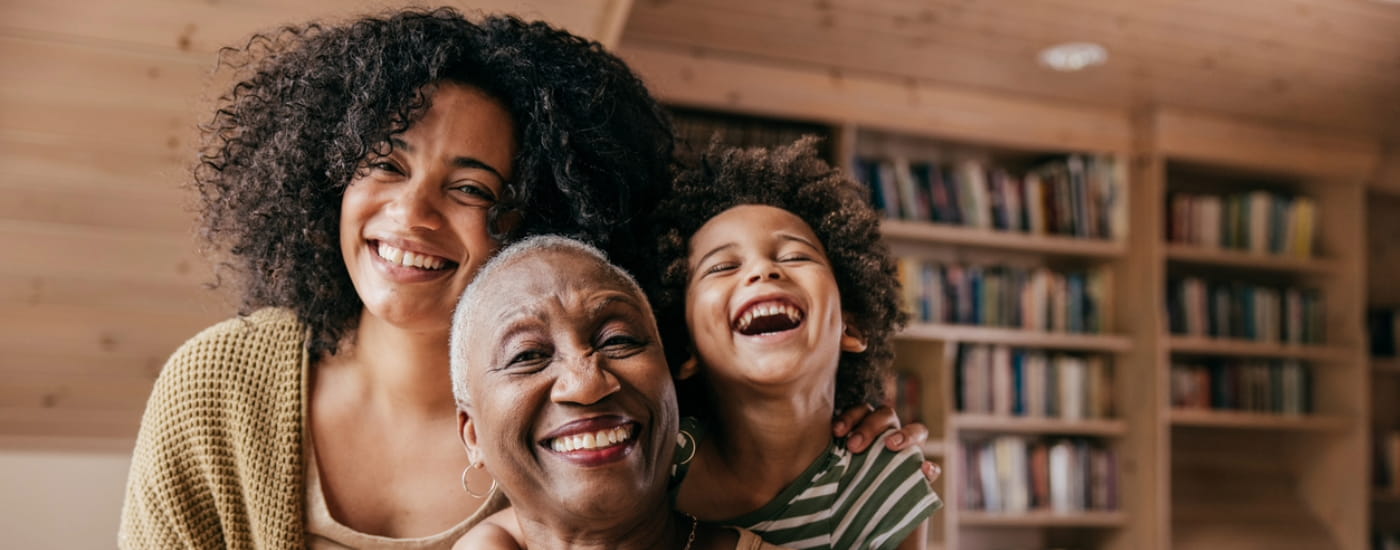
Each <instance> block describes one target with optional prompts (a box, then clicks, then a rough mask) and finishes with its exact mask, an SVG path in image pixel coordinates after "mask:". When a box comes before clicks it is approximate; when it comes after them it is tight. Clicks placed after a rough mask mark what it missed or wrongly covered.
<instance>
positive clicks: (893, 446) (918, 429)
mask: <svg viewBox="0 0 1400 550" xmlns="http://www.w3.org/2000/svg"><path fill="white" fill-rule="evenodd" d="M888 430H898V431H899V433H896V434H893V435H890V436H889V437H887V438H885V448H887V449H889V450H891V451H902V450H904V449H908V448H910V447H915V446H919V445H923V443H924V442H925V441H928V428H927V427H925V426H924V425H923V424H920V423H918V422H915V423H913V424H909V425H908V426H904V427H900V425H899V417H898V416H896V415H895V413H894V409H892V408H890V407H880V408H878V409H877V408H874V407H871V406H870V405H856V406H854V407H851V408H849V409H846V410H845V411H843V412H842V413H841V414H840V415H839V416H837V417H836V422H835V423H833V424H832V427H831V432H832V435H834V436H836V437H846V449H847V450H849V451H851V452H853V453H857V454H859V453H863V452H865V451H867V450H869V449H870V443H871V442H873V441H875V440H876V439H877V438H879V437H880V434H882V433H885V432H886V431H888ZM847 435H849V437H847ZM922 470H923V472H924V477H925V478H928V481H929V483H933V481H934V480H936V479H938V476H939V475H942V473H943V470H942V468H939V467H938V465H937V464H934V463H932V462H929V461H927V460H926V461H924V465H923V468H922Z"/></svg>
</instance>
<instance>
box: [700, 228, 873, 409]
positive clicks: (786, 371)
mask: <svg viewBox="0 0 1400 550" xmlns="http://www.w3.org/2000/svg"><path fill="white" fill-rule="evenodd" d="M690 250H691V252H690V258H689V266H690V273H691V276H690V282H689V283H688V285H687V288H686V299H685V309H686V324H687V326H688V327H689V330H690V336H691V339H692V341H693V342H694V345H695V348H696V353H697V355H698V359H699V360H700V363H701V364H702V365H704V367H705V368H706V372H707V375H708V376H709V377H710V380H711V383H712V384H714V385H716V386H718V387H721V388H725V387H727V388H733V389H740V388H752V389H760V388H764V389H768V390H777V391H784V390H793V389H797V390H800V391H804V392H806V391H831V392H834V391H835V390H834V388H835V379H836V365H837V362H838V361H839V359H840V356H841V351H842V350H849V351H860V350H861V349H863V346H864V344H863V342H861V341H860V340H859V339H857V338H855V337H853V336H848V335H843V328H844V323H843V319H842V314H841V294H840V291H839V289H838V288H837V286H836V278H835V276H834V275H833V273H832V270H831V262H830V261H829V260H828V259H827V256H826V250H825V248H824V247H823V246H822V243H821V241H819V240H818V239H817V236H816V234H815V233H814V232H813V231H812V228H811V227H810V226H808V225H807V223H806V222H804V221H802V219H801V218H799V217H797V216H796V215H794V214H792V213H791V212H788V211H786V210H782V209H779V208H774V207H771V206H760V205H743V206H736V207H734V208H731V209H729V210H726V211H724V212H723V213H721V214H719V215H718V216H715V217H714V218H711V219H710V221H708V222H706V223H705V225H704V226H702V227H701V228H700V230H699V231H697V232H696V233H695V235H694V236H693V237H691V239H690Z"/></svg>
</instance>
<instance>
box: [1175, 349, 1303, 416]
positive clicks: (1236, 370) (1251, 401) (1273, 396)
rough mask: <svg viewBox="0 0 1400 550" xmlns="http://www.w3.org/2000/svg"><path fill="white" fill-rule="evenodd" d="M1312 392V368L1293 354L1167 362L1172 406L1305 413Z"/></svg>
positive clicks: (1179, 407)
mask: <svg viewBox="0 0 1400 550" xmlns="http://www.w3.org/2000/svg"><path fill="white" fill-rule="evenodd" d="M1312 393H1313V392H1312V373H1311V371H1309V369H1308V367H1306V366H1305V365H1303V364H1302V363H1301V362H1299V361H1297V360H1292V359H1288V360H1275V361H1265V360H1200V361H1191V362H1184V361H1177V362H1173V363H1172V369H1171V403H1172V407H1174V408H1178V409H1210V410H1234V411H1249V412H1263V413H1277V414H1307V413H1309V412H1312Z"/></svg>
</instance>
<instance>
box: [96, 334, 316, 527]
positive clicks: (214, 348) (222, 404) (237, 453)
mask: <svg viewBox="0 0 1400 550" xmlns="http://www.w3.org/2000/svg"><path fill="white" fill-rule="evenodd" d="M303 334H304V331H303V330H302V329H301V324H300V323H298V322H297V320H296V317H295V316H294V315H293V314H291V313H290V312H287V311H284V310H260V311H257V312H254V313H253V314H251V315H248V316H246V317H240V318H236V319H230V320H227V321H224V322H221V323H219V324H217V325H214V326H212V327H209V328H207V329H205V330H204V331H202V332H200V333H199V334H197V335H195V336H194V337H193V338H190V339H189V340H188V341H186V342H185V343H184V344H183V345H181V346H180V348H179V349H178V350H176V351H175V353H174V354H172V355H171V357H170V359H169V361H167V362H166V364H165V367H164V368H162V369H161V373H160V376H159V377H158V378H157V380H156V384H155V387H154V389H153V390H152V391H151V396H150V399H149V400H148V401H147V403H146V411H145V413H144V414H143V415H142V418H141V429H140V432H139V433H138V435H137V438H136V448H135V449H134V450H133V452H132V464H131V471H130V473H129V475H128V477H127V496H126V503H125V505H124V507H123V512H122V529H121V537H122V538H121V540H122V541H123V544H122V546H123V547H127V546H138V547H139V546H143V545H145V544H144V543H143V542H142V541H146V542H150V541H165V542H160V543H156V544H152V545H151V546H165V545H166V543H168V542H170V541H182V540H183V541H188V540H204V539H206V538H207V539H209V540H216V541H217V540H220V539H221V538H223V537H225V536H244V535H256V536H257V537H263V536H265V535H266V536H272V537H273V539H276V540H281V538H282V537H283V535H285V537H286V538H288V540H300V539H298V538H296V537H299V536H300V533H301V528H300V522H299V520H298V519H299V515H292V514H291V513H289V512H292V511H299V508H298V506H299V502H300V501H299V500H298V499H299V498H300V492H301V491H302V490H303V486H302V484H301V480H302V477H301V476H302V473H303V470H302V461H301V451H302V449H301V425H302V403H303V393H302V389H303V387H304V384H303V383H302V381H303V366H304V365H305V364H306V354H305V351H304V350H305V346H304V343H303V340H304V337H303ZM229 499H235V500H234V501H241V502H243V503H245V505H246V506H243V507H225V506H219V505H218V504H217V503H218V502H227V501H230V500H229ZM211 518H214V519H215V520H216V521H217V523H216V524H212V525H215V528H211V524H210V523H209V521H210V519H211ZM253 518H256V523H258V525H261V526H262V527H259V528H258V530H257V531H252V529H253V527H252V524H253V523H255V521H254V519H253ZM264 531H266V532H264ZM272 532H276V533H278V534H277V535H269V533H272Z"/></svg>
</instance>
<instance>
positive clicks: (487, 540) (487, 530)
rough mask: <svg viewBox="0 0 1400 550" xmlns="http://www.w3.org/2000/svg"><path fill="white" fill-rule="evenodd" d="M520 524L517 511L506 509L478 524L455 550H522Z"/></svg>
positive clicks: (463, 537)
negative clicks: (516, 519)
mask: <svg viewBox="0 0 1400 550" xmlns="http://www.w3.org/2000/svg"><path fill="white" fill-rule="evenodd" d="M519 530H520V529H519V524H518V523H517V522H516V521H515V509H514V508H506V509H504V510H501V511H499V512H496V513H494V514H491V515H490V516H488V517H487V518H486V519H483V520H481V523H478V524H476V526H475V527H472V528H471V530H469V531H467V534H465V535H462V538H460V539H457V543H456V544H454V545H452V548H453V550H474V549H487V550H520V549H522V548H524V545H523V544H522V543H521V542H520V540H521V537H520V533H519Z"/></svg>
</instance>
